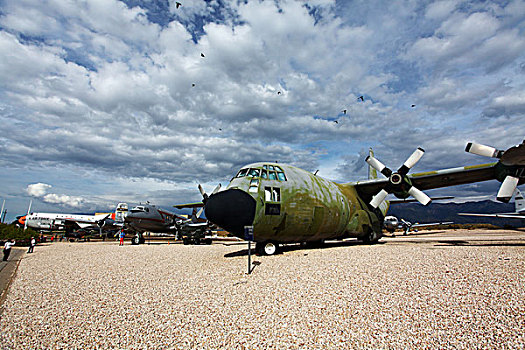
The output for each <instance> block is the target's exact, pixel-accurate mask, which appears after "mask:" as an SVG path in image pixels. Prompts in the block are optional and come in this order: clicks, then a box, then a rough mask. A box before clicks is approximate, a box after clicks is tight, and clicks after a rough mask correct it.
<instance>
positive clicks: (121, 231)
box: [119, 230, 126, 245]
mask: <svg viewBox="0 0 525 350" xmlns="http://www.w3.org/2000/svg"><path fill="white" fill-rule="evenodd" d="M125 235H126V234H125V233H124V230H120V234H119V237H120V243H119V245H124V236H125Z"/></svg>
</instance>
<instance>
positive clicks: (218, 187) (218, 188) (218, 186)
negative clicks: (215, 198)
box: [211, 184, 221, 194]
mask: <svg viewBox="0 0 525 350" xmlns="http://www.w3.org/2000/svg"><path fill="white" fill-rule="evenodd" d="M220 189H221V184H218V185H217V187H215V188H214V190H213V192H212V193H211V194H215V193H217V192H219V190H220Z"/></svg>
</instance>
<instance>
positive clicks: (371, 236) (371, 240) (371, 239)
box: [361, 230, 382, 244]
mask: <svg viewBox="0 0 525 350" xmlns="http://www.w3.org/2000/svg"><path fill="white" fill-rule="evenodd" d="M381 236H382V234H377V233H376V232H374V231H373V230H369V231H368V233H367V234H366V235H364V236H363V237H361V239H362V240H363V242H364V243H366V244H376V243H377V241H379V239H380V238H381Z"/></svg>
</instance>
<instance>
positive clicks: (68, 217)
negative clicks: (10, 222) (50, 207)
mask: <svg viewBox="0 0 525 350" xmlns="http://www.w3.org/2000/svg"><path fill="white" fill-rule="evenodd" d="M127 212H128V205H127V204H126V203H119V204H118V205H117V208H116V210H115V213H109V214H106V213H104V214H96V215H79V214H61V213H31V214H29V215H24V216H19V217H17V220H16V221H15V225H19V226H24V227H29V228H32V229H34V230H48V231H65V232H66V233H68V234H71V233H72V232H73V231H76V230H93V229H98V230H99V231H102V229H118V228H120V227H122V226H123V224H124V218H125V217H126V216H127Z"/></svg>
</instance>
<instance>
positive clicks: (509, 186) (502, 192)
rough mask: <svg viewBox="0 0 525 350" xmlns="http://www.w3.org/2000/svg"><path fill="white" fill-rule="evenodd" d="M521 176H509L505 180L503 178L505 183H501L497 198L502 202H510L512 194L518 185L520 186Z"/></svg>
mask: <svg viewBox="0 0 525 350" xmlns="http://www.w3.org/2000/svg"><path fill="white" fill-rule="evenodd" d="M518 181H519V178H517V177H514V176H507V177H506V178H505V180H503V183H502V184H501V187H500V188H499V191H498V195H497V196H496V199H497V200H499V201H500V202H504V203H508V202H509V201H510V199H511V198H512V194H513V193H514V191H515V190H516V186H518Z"/></svg>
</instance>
